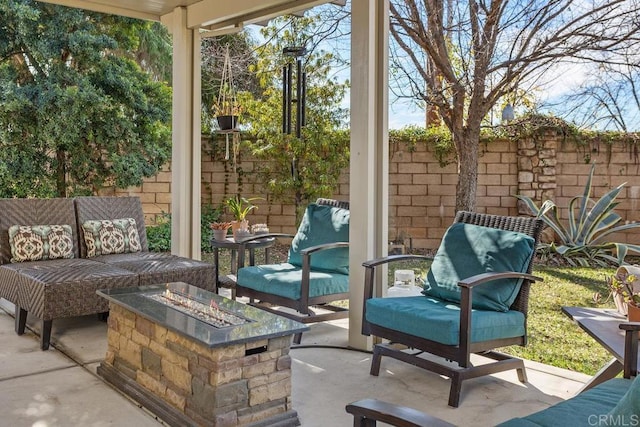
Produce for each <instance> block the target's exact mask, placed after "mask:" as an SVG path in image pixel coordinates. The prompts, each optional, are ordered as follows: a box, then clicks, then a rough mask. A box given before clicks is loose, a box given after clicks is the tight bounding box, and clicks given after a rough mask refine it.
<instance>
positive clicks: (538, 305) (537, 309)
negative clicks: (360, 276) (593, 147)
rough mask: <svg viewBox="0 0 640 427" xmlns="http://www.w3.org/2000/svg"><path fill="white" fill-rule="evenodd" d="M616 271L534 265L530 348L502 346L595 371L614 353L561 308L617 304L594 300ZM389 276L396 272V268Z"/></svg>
mask: <svg viewBox="0 0 640 427" xmlns="http://www.w3.org/2000/svg"><path fill="white" fill-rule="evenodd" d="M220 255H221V256H220V258H221V259H220V263H221V264H222V265H221V269H222V271H226V269H227V268H228V263H229V261H228V251H221V253H220ZM273 255H275V256H272V262H277V259H279V258H283V257H285V256H286V255H285V254H278V253H277V251H276V254H273ZM278 255H280V256H278ZM203 258H205V260H208V261H210V262H213V260H212V258H213V257H212V256H211V255H210V254H203ZM274 258H275V259H274ZM399 264H400V265H398V266H396V268H399V269H402V268H418V267H417V266H416V265H415V264H414V265H411V264H410V263H399ZM418 269H419V268H418ZM613 272H614V269H613V268H612V269H602V268H569V267H545V266H541V265H536V266H534V274H535V275H537V276H540V277H542V278H543V279H544V281H543V282H536V283H534V284H533V286H532V289H531V294H530V297H529V321H528V328H529V343H528V345H527V346H526V347H508V348H505V349H502V351H504V352H505V353H509V354H513V355H516V356H518V357H522V358H525V359H529V360H534V361H537V362H541V363H544V364H547V365H552V366H557V367H560V368H566V369H570V370H573V371H577V372H583V373H585V374H589V375H593V374H595V373H596V372H597V371H598V370H599V369H600V368H601V367H602V366H604V365H605V364H606V363H607V362H608V361H609V360H610V356H609V353H607V351H606V350H604V349H603V348H602V347H600V345H598V344H597V343H596V342H595V341H594V340H593V338H591V337H589V336H588V335H587V334H586V333H585V332H584V331H583V330H582V329H580V328H579V327H578V326H577V325H576V324H574V323H573V322H572V321H571V320H570V319H569V318H568V317H567V316H565V315H564V314H562V311H561V309H560V308H561V307H562V306H588V307H605V306H609V307H613V303H612V302H611V301H609V302H608V303H607V304H606V305H602V304H601V305H596V304H595V303H594V302H593V294H594V293H595V292H601V293H602V294H603V295H605V296H606V295H607V290H606V284H605V276H606V275H610V274H613ZM389 277H390V278H391V277H393V273H392V272H390V273H389Z"/></svg>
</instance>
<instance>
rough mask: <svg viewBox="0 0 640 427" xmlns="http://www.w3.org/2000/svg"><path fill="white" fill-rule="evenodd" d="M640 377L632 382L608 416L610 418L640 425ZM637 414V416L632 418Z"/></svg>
mask: <svg viewBox="0 0 640 427" xmlns="http://www.w3.org/2000/svg"><path fill="white" fill-rule="evenodd" d="M639 378H640V377H636V379H635V380H634V381H633V382H632V383H631V387H629V390H627V392H626V393H625V394H624V396H622V399H620V402H618V404H617V405H616V406H615V408H613V409H612V410H611V411H610V412H609V414H608V417H609V419H610V420H615V419H617V420H621V421H624V422H625V425H632V423H634V422H635V424H636V425H640V379H639ZM632 416H635V418H632Z"/></svg>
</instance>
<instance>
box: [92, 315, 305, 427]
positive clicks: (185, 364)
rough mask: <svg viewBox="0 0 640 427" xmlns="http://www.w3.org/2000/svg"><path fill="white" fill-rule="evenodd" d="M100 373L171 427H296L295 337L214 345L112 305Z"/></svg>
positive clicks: (99, 368) (297, 422)
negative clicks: (293, 402) (292, 350)
mask: <svg viewBox="0 0 640 427" xmlns="http://www.w3.org/2000/svg"><path fill="white" fill-rule="evenodd" d="M108 326H109V327H108V330H107V341H108V349H107V354H106V357H105V360H104V361H103V362H102V363H101V364H100V365H99V367H98V370H97V372H98V374H99V375H100V376H101V377H103V378H104V379H105V380H106V381H107V382H108V383H110V384H112V385H113V386H114V387H115V388H117V389H119V390H121V391H122V392H123V393H125V394H126V395H128V396H129V397H131V398H132V399H133V400H135V401H136V402H138V403H139V404H140V405H142V406H144V407H145V408H146V409H148V410H149V411H151V412H152V413H154V414H155V415H157V416H158V417H159V418H161V419H162V420H163V421H165V422H166V423H167V424H169V425H171V426H208V427H235V426H251V427H262V426H298V425H300V422H299V420H298V415H297V412H296V411H294V410H293V408H292V407H291V356H290V355H289V348H290V345H291V339H292V336H293V335H285V336H281V337H276V338H268V339H257V340H254V341H248V342H245V343H241V344H231V345H228V346H222V347H216V348H208V347H206V346H203V345H202V344H200V343H198V342H196V341H194V340H192V339H190V338H188V337H186V336H184V335H182V334H178V333H176V332H174V331H171V330H168V329H167V328H165V327H163V326H161V325H159V324H158V323H155V322H154V321H151V320H149V319H147V318H145V317H143V316H141V315H138V314H136V313H134V312H132V311H129V310H127V309H126V308H124V307H121V306H119V305H117V304H114V303H113V302H112V303H111V304H110V314H109V318H108Z"/></svg>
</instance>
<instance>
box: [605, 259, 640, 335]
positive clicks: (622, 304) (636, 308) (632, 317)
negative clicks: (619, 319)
mask: <svg viewBox="0 0 640 427" xmlns="http://www.w3.org/2000/svg"><path fill="white" fill-rule="evenodd" d="M607 286H608V287H609V291H610V293H611V296H612V297H613V301H614V303H615V304H616V308H617V309H618V311H619V312H620V313H621V314H625V315H627V317H628V318H629V321H630V322H640V282H639V281H638V280H637V278H636V276H635V275H634V274H631V273H629V267H620V268H618V270H617V271H616V274H614V275H612V276H609V277H607Z"/></svg>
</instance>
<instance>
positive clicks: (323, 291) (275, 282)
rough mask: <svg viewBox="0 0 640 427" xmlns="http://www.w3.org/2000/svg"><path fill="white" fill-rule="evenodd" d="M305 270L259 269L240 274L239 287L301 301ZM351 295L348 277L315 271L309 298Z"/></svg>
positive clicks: (271, 266)
mask: <svg viewBox="0 0 640 427" xmlns="http://www.w3.org/2000/svg"><path fill="white" fill-rule="evenodd" d="M301 281H302V268H300V267H298V266H296V265H292V264H289V263H282V264H269V265H258V266H252V267H244V268H241V269H239V270H238V284H239V285H241V286H244V287H245V288H250V289H254V290H256V291H260V292H267V293H269V294H272V295H279V296H281V297H284V298H289V299H292V300H299V299H300V282H301ZM344 292H349V276H348V275H346V274H340V273H332V272H330V271H312V272H311V275H310V278H309V297H318V296H323V295H331V294H340V293H344Z"/></svg>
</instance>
